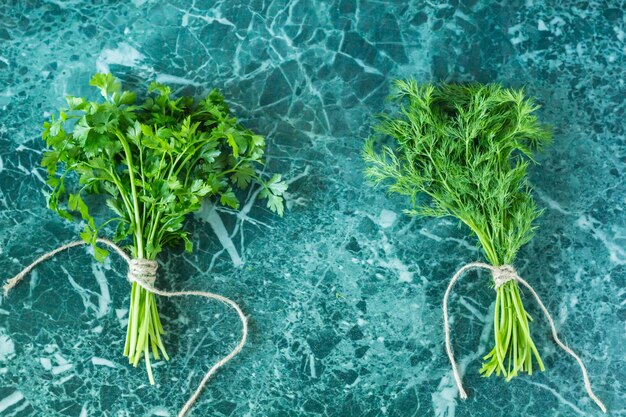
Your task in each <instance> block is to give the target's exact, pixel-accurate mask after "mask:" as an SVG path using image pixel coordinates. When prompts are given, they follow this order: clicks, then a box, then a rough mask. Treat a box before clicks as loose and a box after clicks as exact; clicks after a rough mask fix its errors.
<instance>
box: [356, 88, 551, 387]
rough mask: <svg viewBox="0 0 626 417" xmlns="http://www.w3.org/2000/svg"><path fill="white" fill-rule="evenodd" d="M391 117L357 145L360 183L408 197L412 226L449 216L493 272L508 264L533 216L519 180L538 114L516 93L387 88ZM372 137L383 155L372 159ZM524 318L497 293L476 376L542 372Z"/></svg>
mask: <svg viewBox="0 0 626 417" xmlns="http://www.w3.org/2000/svg"><path fill="white" fill-rule="evenodd" d="M392 98H393V99H394V100H395V101H396V102H398V103H399V105H400V110H399V111H397V112H395V113H393V114H387V115H383V116H382V120H381V123H380V125H379V126H378V128H377V131H378V133H379V135H378V136H377V137H374V138H371V139H370V140H369V141H368V142H367V143H366V145H365V149H364V152H363V157H364V159H365V162H366V164H367V169H366V175H367V177H368V178H369V179H371V180H372V181H373V183H374V184H380V183H384V184H386V185H387V186H388V189H389V191H390V192H394V193H399V194H402V195H408V196H410V197H411V202H412V206H413V208H412V209H411V210H408V211H407V213H408V214H410V215H413V216H433V217H444V216H452V217H456V218H457V219H459V220H460V221H461V222H463V223H464V224H465V225H467V226H468V227H469V228H470V230H471V231H472V232H473V234H475V235H476V237H477V238H478V241H479V242H480V245H481V246H482V249H483V250H484V253H485V256H486V257H487V259H488V260H489V262H491V264H493V265H495V266H500V265H504V264H512V263H513V261H514V260H515V256H516V254H517V252H518V251H519V249H520V247H521V246H522V245H524V244H525V243H527V242H528V241H529V240H530V238H531V237H532V236H533V232H534V226H533V221H534V220H535V219H536V218H537V217H538V216H539V215H540V214H541V212H540V211H539V210H538V209H537V206H536V205H535V202H534V201H533V198H532V196H531V194H530V189H529V185H528V180H527V176H526V170H527V168H528V165H529V162H530V161H533V159H532V158H533V153H534V152H535V151H536V150H538V149H540V148H541V147H542V146H543V145H545V144H546V143H547V142H548V141H549V137H550V135H549V132H548V131H547V130H546V129H545V128H544V127H542V126H541V125H539V124H538V123H537V119H536V117H535V116H534V114H533V113H534V111H535V110H536V109H537V107H538V106H536V105H535V104H533V102H532V101H530V100H528V99H525V98H524V95H523V92H522V91H518V90H513V89H505V88H502V87H500V86H498V85H480V84H469V85H437V86H434V85H419V84H417V83H416V82H415V81H413V80H410V81H396V83H395V94H394V95H393V97H392ZM382 137H390V138H392V139H393V142H394V145H393V146H388V145H387V146H383V147H382V150H380V151H377V149H376V146H375V144H376V142H379V141H380V140H381V139H382ZM529 320H531V321H532V319H531V318H530V316H529V315H528V313H526V311H525V310H524V306H523V304H522V301H521V298H520V292H519V288H518V286H517V283H516V282H514V281H510V282H507V283H506V284H504V285H503V286H501V287H500V288H498V290H497V295H496V306H495V317H494V330H495V346H494V348H493V350H492V351H491V352H490V353H489V354H488V355H487V356H485V357H484V360H485V363H484V365H483V367H482V369H481V373H482V374H483V375H485V376H489V375H491V374H492V373H493V372H495V373H496V374H497V375H499V374H500V373H502V375H503V376H505V377H506V378H507V380H509V379H511V378H513V377H514V376H516V375H518V372H528V373H529V374H530V373H532V369H533V362H532V358H533V356H534V358H535V359H536V361H537V363H538V365H539V368H540V369H541V370H543V369H544V366H543V363H542V361H541V358H540V357H539V353H538V352H537V349H536V347H535V344H534V343H533V341H532V338H531V335H530V328H529Z"/></svg>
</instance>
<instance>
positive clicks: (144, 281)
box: [3, 238, 248, 417]
mask: <svg viewBox="0 0 626 417" xmlns="http://www.w3.org/2000/svg"><path fill="white" fill-rule="evenodd" d="M97 242H98V243H102V244H104V245H106V246H109V247H110V248H112V249H114V250H115V251H116V252H117V253H118V254H119V255H120V256H121V257H122V258H123V259H124V260H125V261H126V263H127V264H128V275H127V277H128V280H129V281H130V282H135V283H137V285H139V286H140V287H141V288H143V289H144V290H146V291H148V292H150V293H152V294H156V295H160V296H162V297H182V296H196V297H205V298H208V299H212V300H217V301H220V302H221V303H224V304H226V305H228V306H230V307H231V308H232V309H233V310H235V311H236V312H237V315H238V316H239V320H241V333H242V334H241V339H240V340H239V343H238V344H237V346H235V348H234V349H233V350H232V351H231V352H230V353H229V354H228V355H226V356H224V357H223V358H222V359H220V360H219V361H217V362H216V363H215V364H214V365H213V366H212V367H211V369H209V371H208V372H207V373H206V374H205V375H204V377H203V378H202V380H201V381H200V383H199V384H198V387H197V388H196V390H195V391H194V393H193V394H192V395H191V396H190V397H189V399H188V400H187V402H186V403H185V405H184V406H183V407H182V408H181V410H180V411H179V412H178V414H177V416H178V417H184V416H185V415H186V414H187V413H188V412H189V410H190V409H191V407H192V406H193V404H194V403H195V402H196V401H197V399H198V397H199V396H200V394H201V393H202V390H203V389H204V386H205V385H206V383H207V382H208V380H209V379H210V378H211V376H213V375H214V374H215V372H216V371H217V370H218V369H219V368H221V367H222V366H224V365H225V364H226V363H228V362H229V361H230V360H231V359H233V358H234V357H235V356H237V354H238V353H239V352H241V350H242V349H243V347H244V345H245V344H246V340H247V338H248V319H247V318H246V316H245V314H244V313H243V311H242V310H241V308H240V307H239V306H238V305H237V303H235V302H234V301H233V300H231V299H229V298H227V297H224V296H222V295H219V294H214V293H211V292H206V291H163V290H159V289H157V288H155V287H154V282H155V280H156V272H157V268H158V264H157V262H156V261H155V260H150V259H131V257H130V256H128V254H127V253H126V252H124V250H123V249H122V248H120V247H119V246H117V245H116V244H115V243H113V242H112V241H110V240H108V239H103V238H98V239H97ZM81 245H86V243H85V242H84V241H75V242H70V243H68V244H65V245H63V246H60V247H58V248H56V249H54V250H52V251H50V252H47V253H45V254H43V255H41V256H40V257H39V258H37V259H36V260H35V261H34V262H33V263H31V264H30V265H28V266H27V267H26V268H24V269H23V270H22V271H21V272H20V273H18V274H17V275H15V276H14V277H13V278H11V279H9V280H7V282H6V283H5V285H4V287H3V289H4V295H5V297H6V296H7V295H8V294H9V292H10V291H11V290H12V289H13V288H14V287H15V286H16V285H17V284H18V283H19V282H20V281H22V280H23V279H24V278H25V277H26V276H27V275H28V274H29V273H30V272H31V271H32V270H33V269H34V268H35V267H36V266H37V265H39V264H40V263H42V262H44V261H46V260H48V259H50V258H52V257H54V256H55V255H56V254H58V253H59V252H62V251H64V250H66V249H70V248H73V247H76V246H81Z"/></svg>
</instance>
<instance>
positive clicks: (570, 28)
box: [0, 0, 626, 417]
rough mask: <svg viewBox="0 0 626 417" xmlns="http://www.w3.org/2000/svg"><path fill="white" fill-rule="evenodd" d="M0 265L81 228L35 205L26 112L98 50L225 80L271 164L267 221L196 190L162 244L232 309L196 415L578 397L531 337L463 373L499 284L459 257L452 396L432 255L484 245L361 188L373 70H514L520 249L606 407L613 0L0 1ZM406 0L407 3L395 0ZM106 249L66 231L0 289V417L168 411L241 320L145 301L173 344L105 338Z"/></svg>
mask: <svg viewBox="0 0 626 417" xmlns="http://www.w3.org/2000/svg"><path fill="white" fill-rule="evenodd" d="M0 3H1V4H0V232H1V233H0V272H1V275H2V277H3V278H4V277H5V276H6V277H9V276H11V275H13V274H15V273H17V272H18V271H19V270H20V269H21V268H22V267H23V266H25V265H26V264H28V263H29V262H30V261H31V260H32V259H33V258H34V257H35V256H37V254H39V253H42V252H43V251H46V250H50V249H52V248H55V247H56V246H58V245H60V244H62V243H65V242H68V241H70V240H73V239H75V238H76V237H77V235H78V231H79V226H77V225H72V224H69V223H67V222H64V221H62V220H61V219H60V218H58V217H56V215H54V214H53V213H52V212H50V211H49V210H48V209H47V208H46V207H45V201H44V197H43V194H42V191H43V189H44V183H43V178H42V170H41V168H40V167H39V161H40V158H41V152H42V148H43V142H42V141H41V140H40V131H41V124H42V122H43V121H44V120H45V119H46V117H47V116H48V115H49V114H50V112H52V111H54V110H55V109H57V108H58V107H59V106H60V105H61V104H62V101H63V96H64V95H65V94H74V95H84V94H90V95H93V94H94V92H93V91H92V90H90V89H89V87H88V85H87V84H88V80H89V78H90V76H91V75H92V74H93V73H94V72H95V71H97V70H110V71H112V72H113V73H114V74H115V75H117V76H118V77H120V78H121V79H122V80H123V81H124V82H125V83H127V84H128V85H130V86H141V85H145V83H146V82H147V80H154V79H156V80H160V81H163V82H167V83H170V84H171V85H172V86H173V87H174V88H175V89H176V91H177V93H194V94H200V93H201V92H203V91H206V90H208V89H210V88H212V87H218V88H220V89H222V90H223V92H224V94H225V95H226V97H227V100H228V101H229V102H230V103H231V105H232V107H233V109H234V110H235V112H236V113H237V115H238V116H239V117H240V118H241V119H242V120H243V121H245V123H246V125H247V126H249V127H251V128H253V129H255V130H257V131H258V132H260V133H262V134H264V135H266V136H267V137H268V160H269V164H268V169H269V170H271V171H275V172H282V173H284V175H285V177H286V178H287V179H288V180H289V181H290V183H291V185H290V189H289V195H288V198H287V204H288V210H287V212H286V214H285V217H284V219H280V218H278V217H276V216H274V215H272V214H271V213H270V212H269V211H268V210H267V209H265V207H264V204H260V203H259V204H254V205H252V204H249V205H247V206H246V210H245V211H244V212H242V213H240V214H235V213H233V212H230V211H226V210H218V211H211V209H210V207H207V208H206V210H204V211H203V212H202V213H200V214H199V215H198V216H197V218H196V219H193V220H192V221H190V224H189V227H191V228H192V229H193V231H194V232H193V238H194V240H195V242H197V245H196V246H197V250H196V251H195V253H194V254H192V255H189V254H184V253H182V251H181V250H180V249H178V248H174V249H172V250H170V251H167V252H166V253H164V254H163V256H162V258H161V262H162V267H161V271H162V275H161V277H160V279H159V281H158V283H159V285H160V286H162V287H164V288H171V289H181V288H198V289H205V290H211V291H216V292H219V293H221V294H224V295H226V296H228V297H231V298H233V299H234V300H236V301H237V302H238V303H240V304H241V305H242V307H243V308H244V310H245V311H246V312H247V314H249V317H250V324H251V337H250V341H249V343H248V345H247V346H246V347H245V349H244V351H243V353H242V354H241V355H240V356H238V357H237V358H236V360H235V361H234V362H233V363H232V364H230V365H228V366H227V367H226V368H225V369H223V370H222V371H220V372H219V375H218V376H217V377H216V378H215V379H214V380H212V382H211V383H210V384H209V386H208V388H207V389H206V390H205V392H204V393H203V395H202V397H201V399H200V401H199V403H198V405H197V407H196V408H195V411H194V413H192V415H194V416H200V415H202V416H255V417H256V416H302V417H305V416H307V417H308V416H329V417H330V416H332V417H352V416H354V417H356V416H359V417H366V416H367V417H373V416H394V417H409V416H437V417H443V416H447V417H452V416H457V417H463V416H503V417H504V416H541V417H551V416H578V415H581V416H594V415H600V414H601V413H600V412H599V411H598V409H597V408H596V407H595V405H594V404H593V403H592V402H591V401H590V400H589V399H588V398H587V396H586V394H585V391H584V389H583V385H582V380H581V376H580V371H579V369H578V367H577V365H576V364H575V362H573V360H572V359H571V358H570V357H568V356H566V355H565V354H564V353H563V352H562V351H560V350H559V349H558V348H557V347H556V345H555V344H554V343H553V342H552V341H551V338H550V335H549V329H548V327H547V324H546V322H545V320H543V318H540V311H539V310H538V308H537V306H536V305H535V304H534V303H533V302H531V301H530V300H529V299H528V298H526V302H525V304H526V306H527V309H528V310H529V312H530V313H531V314H532V315H533V316H535V317H537V318H538V319H537V320H536V321H535V324H534V325H533V327H534V330H533V331H534V340H535V341H536V343H537V345H538V348H539V350H540V351H541V352H542V355H543V359H544V361H545V363H546V366H547V371H546V372H544V373H540V374H533V375H532V377H528V376H524V377H521V378H517V379H515V380H514V381H512V382H510V383H505V382H504V381H503V380H501V379H497V378H489V379H484V378H481V377H480V376H479V374H478V370H479V368H480V357H481V356H482V355H483V354H484V353H486V351H487V350H488V349H490V345H491V342H490V338H491V337H492V336H491V318H490V314H491V312H490V311H491V310H490V309H491V308H492V306H493V304H492V303H493V301H494V296H493V292H492V291H491V290H490V289H489V287H488V285H487V283H488V276H487V275H486V274H471V275H469V276H468V277H466V278H465V279H464V281H463V282H462V284H461V285H459V286H458V287H457V289H456V291H455V295H454V296H453V298H452V303H453V306H454V307H453V311H452V313H453V315H454V325H453V332H454V346H455V351H456V354H457V355H458V358H459V359H460V362H461V367H462V369H463V370H464V382H465V384H466V387H467V388H468V389H469V394H470V398H469V400H467V401H464V402H460V401H459V400H458V397H457V390H456V388H455V387H454V385H453V382H452V378H451V372H450V369H449V364H448V360H447V358H446V356H445V353H444V348H443V334H442V333H443V332H442V327H441V326H442V314H441V308H440V303H441V299H442V296H443V293H444V291H445V287H446V285H447V281H448V279H449V277H450V276H451V274H452V273H453V272H454V271H455V270H456V269H457V268H459V267H460V266H461V265H463V264H464V263H466V262H469V261H474V260H479V259H481V257H482V255H481V253H480V252H479V251H478V250H477V248H476V242H475V241H474V240H473V239H470V238H468V237H467V236H466V235H467V231H466V230H465V229H463V228H460V227H459V226H458V224H457V223H456V222H455V221H453V220H451V219H443V220H429V219H426V220H424V219H410V218H407V217H406V216H404V215H403V214H402V209H403V208H405V207H406V206H407V201H406V200H405V199H402V198H397V197H387V196H385V194H384V193H383V192H382V191H376V190H372V189H371V188H369V186H368V185H367V184H365V182H364V180H363V176H362V170H363V163H362V162H361V160H360V149H361V146H362V143H363V140H364V138H365V137H367V135H368V134H369V133H370V132H371V130H370V129H371V125H372V115H373V114H375V113H377V112H379V111H381V109H383V108H384V106H385V100H384V99H385V97H386V96H387V94H388V91H389V83H390V81H391V80H392V79H393V78H396V77H404V76H414V77H416V78H417V79H418V80H420V81H431V80H436V81H469V80H477V81H481V82H489V81H498V82H502V83H504V84H506V85H510V86H516V87H519V86H525V87H526V90H527V92H528V94H529V95H532V96H534V97H536V98H537V99H538V101H539V102H540V103H541V104H542V105H543V108H542V110H541V111H540V117H541V120H543V121H544V122H546V123H549V124H551V125H552V126H554V129H555V140H554V144H553V145H552V147H551V148H550V149H548V151H547V152H546V153H545V154H544V155H542V156H541V158H540V162H541V164H540V165H539V166H536V167H533V168H532V170H531V179H532V183H533V185H534V188H535V195H536V197H537V200H538V202H539V204H540V205H541V206H542V207H545V209H546V211H545V214H544V216H543V217H541V219H540V220H539V221H538V223H537V225H538V231H537V235H536V237H535V239H534V240H533V241H532V242H531V243H530V244H528V245H527V246H525V247H524V248H523V249H522V251H521V253H520V255H519V259H518V263H517V266H518V268H519V269H520V271H521V273H522V274H523V276H524V277H525V278H526V279H527V280H528V281H530V282H531V283H532V285H533V286H535V288H536V289H537V291H538V292H539V293H540V294H541V295H542V297H543V299H544V302H545V303H546V305H547V306H548V308H549V309H550V310H551V311H552V312H553V314H554V315H555V318H556V321H557V325H558V327H559V331H560V333H561V335H562V336H563V339H564V340H565V341H567V342H568V343H569V344H570V345H571V346H572V347H573V348H574V349H575V350H576V351H578V352H583V353H582V357H583V359H584V360H585V362H586V364H587V366H588V368H589V372H590V375H591V378H592V382H593V384H594V387H595V390H596V392H597V394H598V395H599V396H600V397H601V398H602V399H603V400H604V401H605V403H606V404H607V406H608V408H609V410H610V412H611V415H612V416H626V393H625V391H624V385H625V382H626V337H625V333H626V332H625V322H626V297H625V294H626V291H625V288H626V215H625V213H624V210H623V207H624V204H625V200H626V184H625V183H624V181H623V178H624V176H625V175H626V136H625V127H626V126H625V122H624V117H625V116H626V104H625V101H624V97H625V92H626V88H625V86H624V67H625V64H626V59H625V56H626V33H625V31H626V17H625V12H626V4H625V3H624V1H620V0H611V1H600V0H598V1H587V0H584V1H583V0H581V1H571V0H564V1H538V0H526V1H516V0H513V1H504V0H502V1H501V2H492V1H482V0H454V1H450V2H449V3H446V4H443V3H441V2H436V1H426V2H414V3H410V2H407V1H366V0H360V1H359V0H336V1H311V0H294V1H271V0H267V1H266V0H254V1H250V2H240V1H218V2H208V1H200V0H195V1H187V0H175V1H163V2H161V1H157V0H133V1H132V2H130V1H117V2H116V1H113V0H94V1H93V3H90V2H86V1H82V0H67V1H64V0H45V1H42V0H32V1H30V0H3V1H2V2H0ZM409 3H410V4H409ZM124 275H125V266H124V265H123V262H122V261H121V260H120V259H117V258H113V259H109V260H108V261H107V262H106V263H104V264H97V263H94V262H93V259H92V257H91V255H90V254H89V253H88V251H87V250H85V249H74V250H72V251H71V252H68V253H65V254H62V255H59V256H57V257H56V258H55V259H54V260H51V261H49V262H47V263H46V264H45V265H42V266H41V267H39V268H37V270H36V272H35V273H33V274H32V275H31V277H30V279H29V283H25V284H23V285H21V286H20V287H19V288H17V289H16V290H15V293H14V294H13V295H12V296H11V297H9V298H7V299H4V300H2V301H0V415H2V416H80V417H84V416H174V415H175V414H176V411H177V409H178V408H179V407H180V406H181V405H182V403H183V402H184V401H185V399H186V397H187V396H188V395H189V391H190V387H192V386H194V385H195V384H196V383H197V382H198V381H199V379H200V377H201V375H202V374H203V373H204V372H205V370H206V369H207V367H208V366H209V364H211V363H213V362H214V361H216V360H217V359H218V358H219V357H221V356H223V355H224V354H226V353H227V352H228V351H229V350H230V349H232V347H233V346H234V345H235V343H236V341H237V339H238V337H239V336H240V330H239V329H240V327H239V326H240V325H239V322H238V320H237V317H236V315H235V314H234V313H233V312H232V311H230V310H228V309H227V308H226V307H225V306H222V305H218V304H216V303H208V304H207V303H205V302H202V301H190V300H186V301H184V302H182V301H181V302H179V301H166V300H162V302H161V311H162V315H163V318H164V321H165V323H166V326H167V328H168V329H169V330H170V332H169V334H168V335H167V336H166V344H167V345H168V350H169V351H170V353H171V354H172V355H173V359H172V360H171V362H169V363H160V364H158V365H157V366H156V367H155V377H156V378H157V382H158V385H157V386H156V387H151V386H149V385H148V384H147V377H146V374H145V369H142V368H139V369H133V368H131V367H129V366H128V365H127V364H126V363H125V358H123V357H122V355H121V353H122V348H123V341H124V334H125V332H124V324H125V320H126V318H127V307H126V304H127V302H128V294H129V287H128V284H127V282H126V281H125V279H124Z"/></svg>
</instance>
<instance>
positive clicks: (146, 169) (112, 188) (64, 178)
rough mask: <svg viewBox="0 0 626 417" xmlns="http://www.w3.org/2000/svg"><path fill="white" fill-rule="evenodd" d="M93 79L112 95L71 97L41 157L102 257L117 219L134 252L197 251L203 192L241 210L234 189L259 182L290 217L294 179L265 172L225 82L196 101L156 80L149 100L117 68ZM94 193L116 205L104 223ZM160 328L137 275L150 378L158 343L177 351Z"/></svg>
mask: <svg viewBox="0 0 626 417" xmlns="http://www.w3.org/2000/svg"><path fill="white" fill-rule="evenodd" d="M90 85H92V86H94V87H96V88H98V89H99V91H100V94H101V95H102V98H103V99H104V100H101V101H89V100H87V99H86V98H82V97H66V100H67V104H68V107H67V108H65V109H61V110H60V112H59V114H58V116H56V117H55V116H54V115H53V116H52V117H51V121H49V122H46V123H44V126H43V128H44V131H43V139H44V140H45V141H46V144H47V147H48V149H47V150H46V151H45V153H44V156H43V160H42V165H43V166H44V167H46V169H47V171H48V179H47V183H48V185H50V186H51V188H52V191H51V192H50V194H49V196H48V203H49V206H50V208H51V209H53V210H55V211H56V212H57V213H58V214H60V215H61V216H62V217H64V218H66V219H69V220H75V219H76V217H75V216H74V215H73V214H72V213H71V212H77V213H78V215H79V216H80V218H81V219H82V220H83V221H84V222H85V228H84V230H83V232H82V233H81V237H82V238H83V239H84V240H85V241H87V242H89V243H91V244H92V245H93V246H94V251H95V256H96V258H97V259H103V258H104V257H105V256H106V255H107V251H106V250H104V249H102V248H99V247H97V246H96V245H95V243H96V238H97V237H98V235H99V233H100V232H101V231H102V230H103V228H104V227H105V226H107V225H110V224H113V225H115V233H114V236H113V240H114V241H116V242H121V241H124V240H126V239H127V238H129V237H131V236H132V245H130V246H129V248H128V249H129V251H130V253H131V254H132V256H133V257H136V258H144V259H155V258H156V256H157V255H158V254H159V252H161V250H162V249H163V247H165V246H166V245H169V244H173V243H176V242H179V241H182V242H184V244H185V249H186V250H187V251H189V252H191V250H192V248H193V245H192V243H191V241H190V239H189V232H188V231H187V230H185V229H184V221H185V218H186V216H187V214H189V213H192V212H194V211H196V210H198V209H199V208H200V205H201V202H202V199H204V198H210V199H212V200H215V201H219V202H220V203H221V204H223V205H226V206H229V207H231V208H233V209H237V208H238V207H239V200H238V198H237V196H236V194H235V191H234V190H235V189H237V188H239V189H245V188H248V187H249V186H251V184H256V185H258V186H260V187H261V188H262V190H261V192H260V196H261V197H263V198H266V199H267V204H268V207H269V208H270V209H271V210H272V211H274V212H276V213H278V214H279V215H281V216H282V214H283V210H284V209H283V199H282V194H283V192H284V191H285V190H286V189H287V185H286V184H285V183H284V182H283V181H282V180H281V176H280V175H274V176H273V177H271V178H269V179H265V178H263V177H262V176H261V175H260V174H259V171H258V170H259V168H260V167H261V166H262V165H263V151H264V147H265V141H264V138H263V137H262V136H259V135H257V134H255V133H253V132H251V131H250V130H247V129H245V128H243V127H242V126H241V125H240V124H238V123H237V120H236V119H235V118H234V117H233V116H232V115H231V113H230V110H229V108H228V106H227V105H226V103H225V102H224V98H223V96H222V95H221V94H220V93H219V92H218V91H217V90H213V91H211V92H210V93H209V94H208V95H207V96H206V97H205V98H204V99H202V100H200V101H199V102H198V103H196V102H195V101H194V99H193V98H192V97H179V98H176V99H173V98H172V97H171V90H170V88H169V87H167V86H165V85H162V84H158V83H154V82H153V83H151V84H150V86H149V88H148V93H149V94H148V96H147V98H145V100H143V101H141V102H137V96H136V94H135V93H134V92H130V91H123V90H122V88H121V84H120V82H119V81H118V80H117V79H116V78H115V77H113V76H112V75H111V74H96V75H95V76H94V77H93V78H92V79H91V81H90ZM59 168H62V169H61V170H59ZM86 194H98V195H101V196H104V198H105V199H106V205H107V206H108V208H109V209H110V213H111V215H110V216H109V218H108V219H107V220H106V221H104V222H102V223H101V224H96V220H95V219H94V216H93V215H92V214H91V213H92V211H94V210H95V207H93V206H90V204H93V205H96V204H97V202H98V201H97V200H98V199H84V198H83V197H84V196H85V195H86ZM91 209H94V210H91ZM162 334H163V326H162V324H161V321H160V319H159V314H158V310H157V305H156V299H155V296H154V294H151V293H149V292H147V291H146V290H144V289H143V288H141V287H140V286H138V285H137V284H136V283H133V284H132V289H131V301H130V310H129V323H128V332H127V337H126V345H125V348H124V355H125V356H127V357H128V359H129V362H130V363H132V364H133V365H134V366H137V365H138V363H139V361H140V360H141V358H142V357H143V358H145V361H146V368H147V370H148V375H149V378H150V382H151V383H154V379H153V376H152V371H151V366H150V350H151V351H152V354H153V356H154V358H155V359H159V357H160V355H159V352H160V353H161V354H162V355H163V356H164V357H165V359H169V358H168V355H167V352H166V350H165V346H164V344H163V341H162V339H161V335H162Z"/></svg>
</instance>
